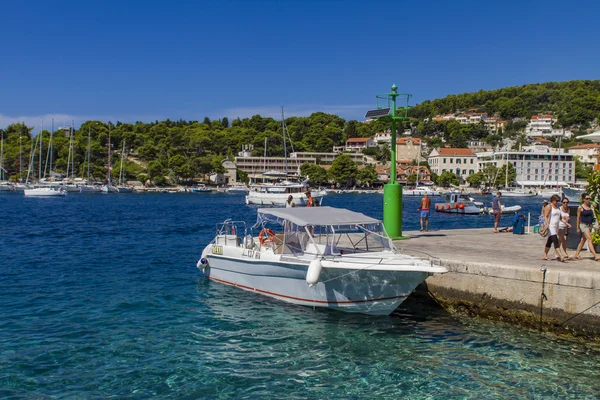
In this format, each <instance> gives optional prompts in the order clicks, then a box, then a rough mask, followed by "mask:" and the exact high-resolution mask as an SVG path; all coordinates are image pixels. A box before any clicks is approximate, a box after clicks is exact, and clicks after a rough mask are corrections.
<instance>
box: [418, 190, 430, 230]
mask: <svg viewBox="0 0 600 400" xmlns="http://www.w3.org/2000/svg"><path fill="white" fill-rule="evenodd" d="M430 209H431V199H430V198H429V196H427V193H425V196H423V198H422V199H421V205H420V206H419V211H420V212H421V231H423V222H425V232H429V210H430Z"/></svg>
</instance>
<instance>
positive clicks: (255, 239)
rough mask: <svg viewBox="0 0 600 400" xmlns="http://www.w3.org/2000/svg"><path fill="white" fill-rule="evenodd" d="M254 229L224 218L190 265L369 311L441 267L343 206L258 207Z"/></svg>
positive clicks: (381, 311)
mask: <svg viewBox="0 0 600 400" xmlns="http://www.w3.org/2000/svg"><path fill="white" fill-rule="evenodd" d="M253 228H256V229H257V230H258V229H260V233H259V234H258V236H254V235H252V234H251V232H252V229H253ZM253 228H250V229H248V228H247V227H246V224H245V223H244V222H236V221H231V220H226V221H225V222H223V223H222V224H220V225H219V226H218V230H217V236H216V237H215V238H214V239H213V240H212V242H211V243H210V244H208V246H206V248H205V249H204V250H203V251H202V257H201V258H200V260H199V261H198V263H197V265H196V266H197V267H198V268H199V269H200V270H202V271H203V272H204V274H205V276H206V277H207V278H209V279H211V280H214V281H216V282H220V283H224V284H227V285H232V286H236V287H238V288H240V289H243V290H247V291H251V292H254V293H259V294H262V295H265V296H268V297H272V298H276V299H279V300H282V301H286V302H289V303H293V304H299V305H305V306H310V307H325V308H332V309H337V310H342V311H347V312H358V313H365V314H372V315H388V314H390V313H391V312H392V311H394V310H395V309H396V308H397V307H398V305H399V304H400V303H402V302H403V301H404V300H405V299H406V298H407V297H408V296H409V295H410V294H411V293H412V291H413V290H414V289H415V287H416V286H417V285H418V284H420V283H421V282H423V281H424V280H425V279H426V278H427V277H428V276H430V275H433V274H436V273H444V272H447V269H446V268H445V267H443V266H441V265H440V263H439V260H437V259H434V258H423V257H414V256H411V255H408V254H403V253H401V252H400V251H399V250H398V249H396V247H395V246H394V244H393V242H392V240H391V239H390V238H389V237H388V236H387V234H386V232H385V229H384V227H383V224H382V223H381V221H379V220H376V219H374V218H371V217H368V216H366V215H364V214H360V213H357V212H353V211H349V210H346V209H340V208H333V207H318V208H268V209H262V208H261V209H259V210H258V219H257V223H256V225H255V226H254V227H253Z"/></svg>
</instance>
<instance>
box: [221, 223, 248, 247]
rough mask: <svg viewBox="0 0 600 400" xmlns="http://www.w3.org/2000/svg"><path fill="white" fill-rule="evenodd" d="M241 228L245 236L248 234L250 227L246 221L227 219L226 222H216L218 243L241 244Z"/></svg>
mask: <svg viewBox="0 0 600 400" xmlns="http://www.w3.org/2000/svg"><path fill="white" fill-rule="evenodd" d="M240 228H241V230H242V231H243V234H244V236H243V237H246V235H247V234H248V228H247V226H246V222H245V221H233V220H229V219H228V220H225V221H224V222H221V223H218V224H216V229H217V235H216V237H215V240H214V241H215V243H216V244H223V245H225V246H227V245H235V246H239V245H240V244H241V240H240V236H239V233H240Z"/></svg>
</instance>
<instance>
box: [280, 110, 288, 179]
mask: <svg viewBox="0 0 600 400" xmlns="http://www.w3.org/2000/svg"><path fill="white" fill-rule="evenodd" d="M281 130H282V132H283V158H284V160H285V161H284V162H285V177H286V178H287V175H288V160H287V144H286V142H285V117H284V116H283V106H281Z"/></svg>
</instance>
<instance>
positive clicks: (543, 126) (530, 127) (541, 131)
mask: <svg viewBox="0 0 600 400" xmlns="http://www.w3.org/2000/svg"><path fill="white" fill-rule="evenodd" d="M555 122H556V120H555V119H553V118H552V114H538V115H533V116H532V117H531V120H530V121H529V123H528V124H527V126H526V127H525V134H526V135H527V136H538V137H558V136H563V135H564V137H565V138H570V137H571V136H572V135H573V134H572V133H571V132H570V131H563V130H562V129H554V128H552V125H553V124H554V123H555Z"/></svg>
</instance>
